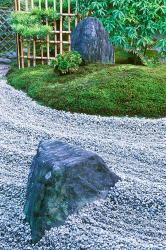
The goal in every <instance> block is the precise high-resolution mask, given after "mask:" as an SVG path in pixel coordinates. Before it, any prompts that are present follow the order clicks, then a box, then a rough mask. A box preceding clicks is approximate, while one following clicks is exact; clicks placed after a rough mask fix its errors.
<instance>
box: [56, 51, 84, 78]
mask: <svg viewBox="0 0 166 250" xmlns="http://www.w3.org/2000/svg"><path fill="white" fill-rule="evenodd" d="M81 63H82V59H81V56H80V54H79V53H78V52H76V51H71V52H66V53H64V54H63V55H60V54H59V55H57V57H56V58H55V59H54V60H52V65H53V66H54V69H55V70H58V71H59V73H60V74H62V75H64V74H70V73H74V72H75V71H77V70H78V69H79V66H80V64H81Z"/></svg>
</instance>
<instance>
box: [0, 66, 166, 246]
mask: <svg viewBox="0 0 166 250" xmlns="http://www.w3.org/2000/svg"><path fill="white" fill-rule="evenodd" d="M5 68H6V69H5ZM6 72H7V66H5V65H1V66H0V74H1V79H0V249H1V250H16V249H17V250H22V249H23V250H31V249H34V250H38V249H43V250H81V249H82V250H83V249H89V250H110V249H153V250H158V249H163V250H164V249H166V118H164V119H158V120H157V119H156V120H151V119H144V118H142V119H139V118H128V117H124V118H116V117H109V118H105V117H99V116H88V115H83V114H71V113H66V112H60V111H56V110H52V109H49V108H46V107H43V106H40V105H38V104H37V103H36V102H35V101H33V100H31V99H30V98H29V97H27V95H26V94H25V93H23V92H21V91H17V90H15V89H14V88H12V87H11V86H9V85H7V82H6V80H5V78H3V77H2V74H3V75H5V73H6ZM48 138H56V139H60V140H63V141H66V142H70V143H72V144H75V145H78V146H81V147H82V148H85V149H89V150H92V151H95V152H97V153H98V154H99V155H100V156H101V157H103V159H104V160H105V161H106V163H107V164H108V166H109V167H110V168H111V169H112V170H113V171H115V173H117V174H118V175H119V176H121V178H122V181H120V182H119V183H118V184H117V185H116V187H115V188H112V189H111V190H110V192H109V195H108V197H107V199H106V200H99V201H96V202H94V203H92V204H90V205H87V206H86V207H84V208H83V209H82V210H81V211H79V212H78V213H75V214H74V215H71V216H70V217H69V218H68V219H67V221H66V223H65V225H63V226H60V227H59V228H52V229H51V230H50V231H49V232H46V234H45V236H44V237H43V239H42V240H41V241H40V242H38V244H36V245H32V244H31V236H30V228H29V225H28V224H27V223H25V218H24V215H23V204H24V199H25V192H26V184H27V178H28V173H29V167H30V164H31V161H32V158H33V156H34V155H35V153H36V149H37V146H38V143H39V141H40V140H41V139H48Z"/></svg>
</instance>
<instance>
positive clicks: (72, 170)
mask: <svg viewBox="0 0 166 250" xmlns="http://www.w3.org/2000/svg"><path fill="white" fill-rule="evenodd" d="M119 179H120V178H119V177H118V176H117V175H116V174H114V173H113V172H111V170H110V169H109V168H108V167H107V166H106V164H105V163H104V161H103V160H102V159H101V158H100V157H99V156H98V155H97V154H95V153H92V152H89V151H86V150H83V149H80V148H76V147H73V146H71V145H69V144H66V143H64V142H61V141H52V140H49V141H45V142H42V143H40V145H39V148H38V151H37V154H36V156H35V157H34V159H33V162H32V165H31V168H30V174H29V179H28V188H27V197H26V202H25V207H24V213H25V215H26V219H27V221H28V222H29V223H30V226H31V231H32V239H33V241H35V242H36V241H38V240H39V239H40V238H41V237H42V236H43V234H44V231H45V230H46V229H50V228H51V227H52V226H59V225H61V224H63V223H64V222H65V220H66V218H67V216H68V215H69V214H71V213H73V212H74V211H75V210H77V209H79V208H81V207H82V206H84V205H85V204H87V203H88V202H90V201H93V200H94V199H97V198H99V197H103V198H104V197H105V195H106V194H107V192H108V190H109V188H110V187H113V186H114V185H115V183H116V182H117V181H118V180H119Z"/></svg>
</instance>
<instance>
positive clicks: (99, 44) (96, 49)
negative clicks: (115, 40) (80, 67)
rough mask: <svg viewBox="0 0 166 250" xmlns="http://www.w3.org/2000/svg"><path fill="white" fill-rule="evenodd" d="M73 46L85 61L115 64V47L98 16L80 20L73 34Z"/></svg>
mask: <svg viewBox="0 0 166 250" xmlns="http://www.w3.org/2000/svg"><path fill="white" fill-rule="evenodd" d="M71 47H72V50H75V51H78V52H79V53H80V54H81V56H82V58H83V59H84V61H85V62H90V63H96V62H100V63H112V64H114V49H113V47H112V46H111V44H110V42H109V37H108V33H107V32H106V31H105V29H104V27H103V25H102V24H101V23H100V22H99V21H98V19H97V18H94V17H87V18H85V19H84V20H82V21H81V22H79V24H78V25H77V27H76V28H75V29H74V30H73V32H72V34H71Z"/></svg>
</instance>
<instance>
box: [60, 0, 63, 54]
mask: <svg viewBox="0 0 166 250" xmlns="http://www.w3.org/2000/svg"><path fill="white" fill-rule="evenodd" d="M60 54H63V0H60Z"/></svg>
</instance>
